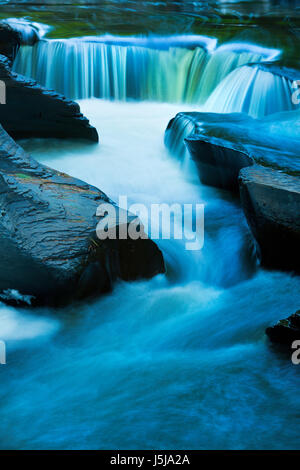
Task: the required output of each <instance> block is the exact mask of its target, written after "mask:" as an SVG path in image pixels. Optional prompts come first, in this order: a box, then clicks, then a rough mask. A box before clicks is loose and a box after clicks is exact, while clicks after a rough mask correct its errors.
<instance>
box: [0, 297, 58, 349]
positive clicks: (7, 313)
mask: <svg viewBox="0 0 300 470" xmlns="http://www.w3.org/2000/svg"><path fill="white" fill-rule="evenodd" d="M57 329H58V322H56V321H55V320H53V319H47V318H41V317H39V316H38V315H32V314H30V313H29V311H26V310H24V311H23V310H22V309H16V308H14V307H8V306H6V305H4V304H2V303H0V340H1V341H18V342H20V341H23V340H31V339H34V338H37V337H41V336H47V335H49V334H52V333H54V332H55V331H56V330H57Z"/></svg>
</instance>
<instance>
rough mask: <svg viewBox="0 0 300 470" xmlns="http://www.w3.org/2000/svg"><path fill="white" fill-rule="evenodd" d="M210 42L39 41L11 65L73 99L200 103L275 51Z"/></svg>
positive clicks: (24, 49)
mask: <svg viewBox="0 0 300 470" xmlns="http://www.w3.org/2000/svg"><path fill="white" fill-rule="evenodd" d="M215 46H216V40H215V39H212V38H206V37H202V36H191V37H189V36H186V37H185V38H181V37H179V38H178V37H176V36H175V37H169V38H168V37H167V38H156V37H154V38H152V39H143V38H133V39H131V40H128V39H127V40H124V39H122V38H112V37H108V38H107V37H104V38H101V37H100V38H97V37H95V38H85V39H69V40H43V41H39V42H38V43H37V44H36V45H35V46H33V47H28V46H24V47H22V48H21V49H20V51H19V53H18V55H17V58H16V61H15V64H14V70H15V71H16V72H19V73H21V74H23V75H26V76H29V77H32V78H35V79H36V80H37V81H38V82H40V83H42V84H43V85H45V86H47V87H49V88H53V89H55V90H56V91H58V92H61V93H63V94H65V95H66V96H68V97H70V98H73V99H79V98H90V97H97V98H106V99H116V100H127V99H137V100H152V101H166V102H189V103H197V104H202V103H204V102H205V100H206V99H207V98H208V96H209V95H210V94H211V92H212V91H213V90H214V89H215V87H216V86H217V85H218V84H219V83H220V82H221V81H222V80H223V79H224V78H225V77H226V76H227V75H228V74H229V73H230V72H231V71H232V70H234V69H236V68H237V67H240V66H241V65H243V64H247V63H255V62H260V61H265V60H273V59H274V58H275V57H277V56H278V55H279V54H280V52H279V51H277V50H273V49H266V48H263V47H259V46H255V45H251V44H228V45H226V46H221V47H220V48H215Z"/></svg>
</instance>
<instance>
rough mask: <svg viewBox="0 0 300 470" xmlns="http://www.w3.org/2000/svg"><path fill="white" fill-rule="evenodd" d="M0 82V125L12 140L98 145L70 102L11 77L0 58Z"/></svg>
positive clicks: (95, 133)
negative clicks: (2, 93)
mask: <svg viewBox="0 0 300 470" xmlns="http://www.w3.org/2000/svg"><path fill="white" fill-rule="evenodd" d="M0 80H2V81H3V82H4V83H5V86H6V104H1V105H0V124H1V125H2V126H3V127H4V129H5V130H6V131H7V132H8V133H9V134H10V135H11V136H12V137H13V138H27V137H56V138H60V137H62V138H76V139H88V140H91V141H93V142H98V133H97V131H96V129H95V128H94V127H92V126H91V125H90V124H89V121H88V119H86V118H85V117H84V116H83V114H82V113H81V112H80V107H79V105H78V104H77V103H75V102H74V101H71V100H69V99H67V98H65V97H64V96H63V95H59V94H58V93H55V92H54V91H51V90H48V89H46V88H43V87H42V86H40V85H39V84H38V83H37V82H35V81H34V80H30V79H27V78H26V77H23V76H22V75H19V74H16V73H13V72H12V71H11V69H10V64H9V61H8V59H7V58H6V57H4V56H3V55H2V56H1V55H0Z"/></svg>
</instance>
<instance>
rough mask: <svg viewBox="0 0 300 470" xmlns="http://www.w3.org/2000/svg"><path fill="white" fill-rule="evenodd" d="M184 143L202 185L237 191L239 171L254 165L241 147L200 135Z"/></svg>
mask: <svg viewBox="0 0 300 470" xmlns="http://www.w3.org/2000/svg"><path fill="white" fill-rule="evenodd" d="M185 141H186V143H187V146H188V149H189V152H190V154H191V157H192V159H193V160H194V162H195V163H196V166H197V169H198V173H199V178H200V181H201V182H202V183H203V184H207V185H209V186H215V187H218V188H222V189H229V190H232V191H238V188H239V186H238V175H239V172H240V170H241V169H242V168H244V167H247V166H249V165H253V163H254V160H253V159H252V158H251V157H250V156H249V155H248V154H247V153H246V152H245V150H244V148H243V147H242V146H241V145H238V144H234V143H232V142H229V141H226V140H224V139H220V138H217V137H210V136H205V135H201V134H193V135H191V136H190V137H187V138H186V139H185Z"/></svg>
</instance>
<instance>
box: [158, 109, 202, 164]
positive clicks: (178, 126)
mask: <svg viewBox="0 0 300 470" xmlns="http://www.w3.org/2000/svg"><path fill="white" fill-rule="evenodd" d="M194 114H195V120H193V118H192V115H193V113H189V114H188V115H187V114H185V113H178V114H177V115H176V116H175V117H174V118H173V119H171V121H170V122H169V124H168V127H167V129H166V132H165V138H164V142H165V146H166V147H167V149H168V150H169V151H170V153H171V154H172V155H175V156H177V157H179V158H184V157H185V156H186V155H188V150H187V148H186V145H185V143H184V139H185V138H186V137H188V136H189V135H191V134H193V132H194V131H195V125H196V123H197V116H198V113H194Z"/></svg>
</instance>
